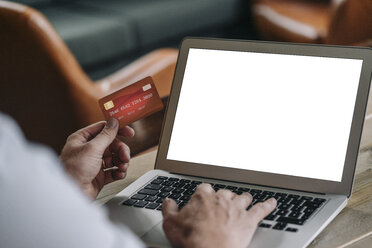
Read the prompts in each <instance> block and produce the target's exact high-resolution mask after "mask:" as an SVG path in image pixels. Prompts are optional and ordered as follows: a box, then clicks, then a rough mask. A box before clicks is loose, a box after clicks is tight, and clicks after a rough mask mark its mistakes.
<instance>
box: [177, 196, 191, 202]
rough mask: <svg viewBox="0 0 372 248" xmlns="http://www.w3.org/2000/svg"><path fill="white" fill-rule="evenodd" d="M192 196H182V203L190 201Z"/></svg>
mask: <svg viewBox="0 0 372 248" xmlns="http://www.w3.org/2000/svg"><path fill="white" fill-rule="evenodd" d="M190 198H191V197H190V196H188V195H184V196H182V197H181V198H180V200H182V201H189V200H190Z"/></svg>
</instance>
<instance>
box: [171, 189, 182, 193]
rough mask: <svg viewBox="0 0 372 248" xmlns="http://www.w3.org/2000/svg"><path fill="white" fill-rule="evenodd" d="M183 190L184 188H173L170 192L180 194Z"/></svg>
mask: <svg viewBox="0 0 372 248" xmlns="http://www.w3.org/2000/svg"><path fill="white" fill-rule="evenodd" d="M184 191H185V189H174V190H173V191H172V193H173V194H181V193H182V192H184Z"/></svg>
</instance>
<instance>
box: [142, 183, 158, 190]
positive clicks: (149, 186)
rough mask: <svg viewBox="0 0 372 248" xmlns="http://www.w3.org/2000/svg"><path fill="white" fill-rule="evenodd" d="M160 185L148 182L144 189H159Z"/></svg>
mask: <svg viewBox="0 0 372 248" xmlns="http://www.w3.org/2000/svg"><path fill="white" fill-rule="evenodd" d="M161 187H162V186H161V185H157V184H149V185H146V187H145V189H153V190H159V189H160V188H161Z"/></svg>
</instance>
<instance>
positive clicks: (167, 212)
mask: <svg viewBox="0 0 372 248" xmlns="http://www.w3.org/2000/svg"><path fill="white" fill-rule="evenodd" d="M162 213H163V216H164V217H167V216H171V215H174V214H177V213H178V206H177V203H176V202H175V201H173V200H172V199H170V198H165V200H164V201H163V206H162Z"/></svg>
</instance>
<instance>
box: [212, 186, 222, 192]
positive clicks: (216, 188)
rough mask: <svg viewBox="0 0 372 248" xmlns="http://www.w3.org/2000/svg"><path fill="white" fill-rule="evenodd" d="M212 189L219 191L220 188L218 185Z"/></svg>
mask: <svg viewBox="0 0 372 248" xmlns="http://www.w3.org/2000/svg"><path fill="white" fill-rule="evenodd" d="M213 189H214V191H216V192H217V191H219V190H220V189H221V188H218V187H213Z"/></svg>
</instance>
